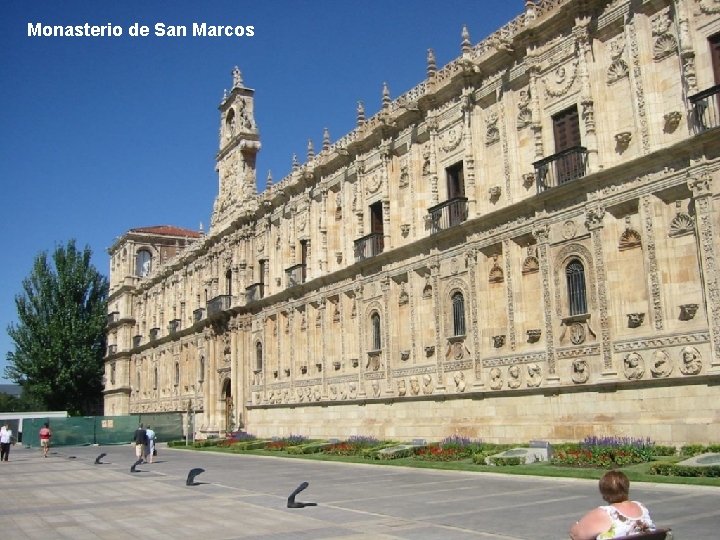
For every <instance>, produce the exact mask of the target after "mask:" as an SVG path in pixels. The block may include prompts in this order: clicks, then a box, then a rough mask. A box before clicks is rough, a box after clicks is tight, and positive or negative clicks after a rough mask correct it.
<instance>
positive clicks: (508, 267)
mask: <svg viewBox="0 0 720 540" xmlns="http://www.w3.org/2000/svg"><path fill="white" fill-rule="evenodd" d="M511 246H512V244H511V242H510V240H507V239H505V240H503V260H504V261H505V270H504V273H505V296H506V299H507V320H508V327H507V330H508V343H509V345H510V350H511V351H514V350H515V348H516V347H517V337H516V335H515V297H514V294H513V276H512V271H513V265H512V261H511V259H512V256H511V253H510V249H511Z"/></svg>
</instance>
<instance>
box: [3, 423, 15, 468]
mask: <svg viewBox="0 0 720 540" xmlns="http://www.w3.org/2000/svg"><path fill="white" fill-rule="evenodd" d="M12 438H13V434H12V429H10V424H8V423H7V422H5V425H4V426H3V427H1V428H0V461H7V460H8V458H9V457H10V445H11V444H12Z"/></svg>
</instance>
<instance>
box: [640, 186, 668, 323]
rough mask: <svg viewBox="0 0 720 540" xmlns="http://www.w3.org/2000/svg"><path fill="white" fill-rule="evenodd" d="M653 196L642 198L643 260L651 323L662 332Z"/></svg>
mask: <svg viewBox="0 0 720 540" xmlns="http://www.w3.org/2000/svg"><path fill="white" fill-rule="evenodd" d="M653 200H654V196H653V195H643V196H642V197H640V206H639V210H638V211H639V213H640V222H641V223H642V228H643V250H642V251H643V258H644V263H645V264H644V269H645V275H646V280H647V287H648V299H649V305H650V313H649V314H648V315H649V321H648V322H650V323H651V325H652V326H653V328H655V330H657V331H662V330H663V329H664V328H665V321H664V315H663V303H662V294H661V291H660V274H659V272H658V263H657V252H656V246H655V226H654V225H653V222H654V214H653Z"/></svg>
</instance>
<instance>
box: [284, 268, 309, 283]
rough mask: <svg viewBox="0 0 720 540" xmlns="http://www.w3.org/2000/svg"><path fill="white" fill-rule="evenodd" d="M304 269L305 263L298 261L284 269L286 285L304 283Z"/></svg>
mask: <svg viewBox="0 0 720 540" xmlns="http://www.w3.org/2000/svg"><path fill="white" fill-rule="evenodd" d="M306 269H307V265H304V264H302V263H300V264H296V265H294V266H291V267H290V268H288V269H287V270H285V275H286V276H287V286H288V287H294V286H295V285H300V284H301V283H305V277H306V273H305V272H306Z"/></svg>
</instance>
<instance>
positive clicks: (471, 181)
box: [462, 87, 477, 217]
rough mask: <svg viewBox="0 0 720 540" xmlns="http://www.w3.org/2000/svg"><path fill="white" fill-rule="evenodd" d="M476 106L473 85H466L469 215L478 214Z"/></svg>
mask: <svg viewBox="0 0 720 540" xmlns="http://www.w3.org/2000/svg"><path fill="white" fill-rule="evenodd" d="M474 107H475V98H474V96H473V89H472V87H465V88H463V90H462V114H463V135H462V137H463V162H464V164H465V166H464V168H463V174H464V177H465V186H466V189H465V193H466V196H467V197H468V215H469V216H470V217H474V216H475V215H476V211H477V208H476V204H477V201H476V199H475V158H474V154H473V140H472V112H473V108H474Z"/></svg>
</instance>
